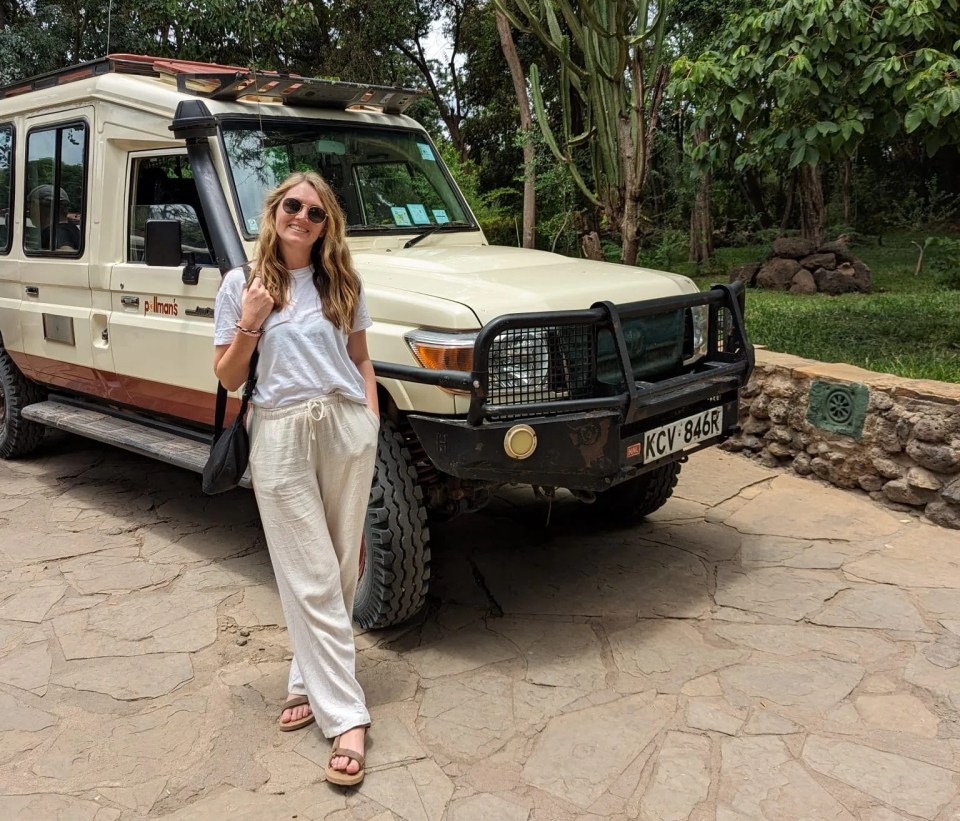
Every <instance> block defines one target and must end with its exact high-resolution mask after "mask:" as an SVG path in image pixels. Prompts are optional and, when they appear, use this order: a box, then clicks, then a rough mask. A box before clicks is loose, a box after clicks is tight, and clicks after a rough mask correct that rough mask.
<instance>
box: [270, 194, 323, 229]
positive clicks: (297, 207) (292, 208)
mask: <svg viewBox="0 0 960 821" xmlns="http://www.w3.org/2000/svg"><path fill="white" fill-rule="evenodd" d="M280 205H282V206H283V210H284V211H286V212H287V213H288V214H290V216H293V215H294V214H299V213H300V212H301V211H302V210H303V209H304V208H306V209H307V219H308V220H310V222H312V223H314V224H315V225H320V224H321V223H322V222H323V221H324V220H325V219H326V218H327V212H326V211H324V210H323V209H322V208H321V207H320V206H319V205H306V204H305V203H302V202H300V200H298V199H297V198H296V197H287V198H286V199H285V200H284V201H283V202H281V203H280Z"/></svg>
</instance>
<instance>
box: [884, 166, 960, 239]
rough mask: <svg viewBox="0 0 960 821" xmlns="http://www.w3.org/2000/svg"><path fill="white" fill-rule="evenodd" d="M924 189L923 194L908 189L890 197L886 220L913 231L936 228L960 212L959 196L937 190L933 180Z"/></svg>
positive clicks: (928, 181)
mask: <svg viewBox="0 0 960 821" xmlns="http://www.w3.org/2000/svg"><path fill="white" fill-rule="evenodd" d="M924 188H925V190H924V191H923V193H920V192H918V191H917V189H915V188H908V189H907V191H906V193H902V192H901V195H900V196H891V197H890V200H889V202H890V205H889V211H888V214H889V217H888V219H889V222H890V223H891V224H892V225H896V226H898V227H901V228H913V229H917V228H923V227H926V226H933V227H936V226H940V225H943V224H944V223H946V222H948V221H949V220H950V219H951V218H952V217H953V216H954V214H956V213H957V212H958V211H960V196H958V195H954V194H948V193H947V192H945V191H940V190H938V189H937V183H936V180H935V179H934V178H932V177H931V178H930V179H928V180H927V181H926V183H925V185H924Z"/></svg>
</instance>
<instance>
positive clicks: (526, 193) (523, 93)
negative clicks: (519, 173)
mask: <svg viewBox="0 0 960 821" xmlns="http://www.w3.org/2000/svg"><path fill="white" fill-rule="evenodd" d="M497 31H498V32H499V33H500V48H501V49H502V50H503V56H504V58H505V59H506V61H507V65H508V66H509V67H510V77H511V78H512V79H513V90H514V93H515V94H516V95H517V105H518V107H519V108H520V133H521V134H522V135H523V243H522V244H523V247H524V248H535V247H536V236H535V234H534V229H535V227H536V222H537V186H536V182H537V170H536V153H535V148H534V145H533V116H532V115H531V114H530V98H529V97H528V96H527V82H526V80H525V79H524V76H523V68H522V67H521V65H520V57H519V56H518V55H517V46H516V44H515V43H514V42H513V35H512V34H511V33H510V23H509V22H508V20H507V18H506V16H505V15H504V13H503V12H502V11H497Z"/></svg>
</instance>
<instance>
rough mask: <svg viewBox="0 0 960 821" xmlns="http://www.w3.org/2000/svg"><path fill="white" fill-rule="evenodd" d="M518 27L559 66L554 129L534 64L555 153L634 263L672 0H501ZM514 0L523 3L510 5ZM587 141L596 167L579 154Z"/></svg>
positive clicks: (535, 90)
mask: <svg viewBox="0 0 960 821" xmlns="http://www.w3.org/2000/svg"><path fill="white" fill-rule="evenodd" d="M495 2H496V4H497V7H498V8H499V9H500V10H501V11H503V13H504V14H506V16H507V17H508V19H509V20H510V22H511V24H512V25H513V26H514V27H515V28H517V29H518V30H520V31H525V32H529V33H531V34H533V35H534V36H536V37H537V39H538V40H539V41H540V42H541V43H542V44H543V46H544V48H545V49H546V50H547V52H548V53H549V54H550V55H551V57H552V59H553V60H554V61H556V63H557V65H558V66H559V100H557V101H556V103H555V106H556V109H557V114H556V117H557V119H559V121H560V125H561V129H560V134H559V135H558V134H556V133H555V130H554V127H553V125H552V124H551V118H550V117H549V116H548V112H547V105H546V101H545V98H544V91H543V86H542V83H541V78H540V68H539V66H538V65H536V64H534V65H532V66H531V68H530V85H531V92H532V95H533V102H534V108H535V110H536V115H537V122H538V124H539V125H540V128H541V130H542V132H543V137H544V140H545V141H546V143H547V146H548V147H549V148H550V150H551V152H552V153H553V155H554V156H555V157H556V158H557V160H558V161H559V162H561V163H562V164H563V166H564V167H565V168H566V169H567V171H568V173H569V174H570V175H571V177H572V178H573V180H574V182H575V183H576V185H577V187H578V188H579V189H580V191H581V192H582V193H583V195H584V196H585V197H586V198H587V200H589V201H590V202H591V203H592V204H593V205H594V206H595V207H596V208H598V209H599V210H600V213H601V219H603V220H605V221H606V222H607V223H608V224H609V225H610V226H611V227H615V228H616V229H617V230H619V232H620V235H621V240H622V248H623V251H622V256H621V261H623V262H627V263H633V262H634V260H635V258H636V253H637V249H638V236H637V223H638V219H637V218H638V216H639V214H638V204H639V202H640V199H641V196H642V192H643V189H644V183H645V181H646V175H647V173H648V171H649V169H650V156H651V148H652V144H653V137H654V134H655V133H656V129H657V121H658V118H659V107H660V100H661V97H662V93H663V89H664V85H665V83H666V79H667V66H666V65H665V64H664V63H663V62H662V60H661V53H662V48H663V40H664V32H665V23H666V9H667V8H668V6H669V3H667V2H666V1H665V0H660V2H657V3H653V2H650V0H598V1H597V2H593V3H579V4H574V3H573V2H572V0H513V2H512V4H508V3H507V2H506V0H495ZM513 6H516V8H513ZM581 149H586V154H587V156H588V157H589V169H590V170H589V174H585V173H584V172H583V171H582V170H581V168H580V160H579V158H578V155H579V154H580V153H581Z"/></svg>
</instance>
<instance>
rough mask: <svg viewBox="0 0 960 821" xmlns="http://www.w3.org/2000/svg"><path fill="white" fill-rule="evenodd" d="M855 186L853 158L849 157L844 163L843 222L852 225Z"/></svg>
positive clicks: (842, 188)
mask: <svg viewBox="0 0 960 821" xmlns="http://www.w3.org/2000/svg"><path fill="white" fill-rule="evenodd" d="M852 187H853V160H852V159H850V158H849V157H848V158H847V159H846V161H845V162H844V163H843V180H842V183H841V191H842V194H843V224H844V225H852V224H853V220H852V218H851V216H850V189H851V188H852Z"/></svg>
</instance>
